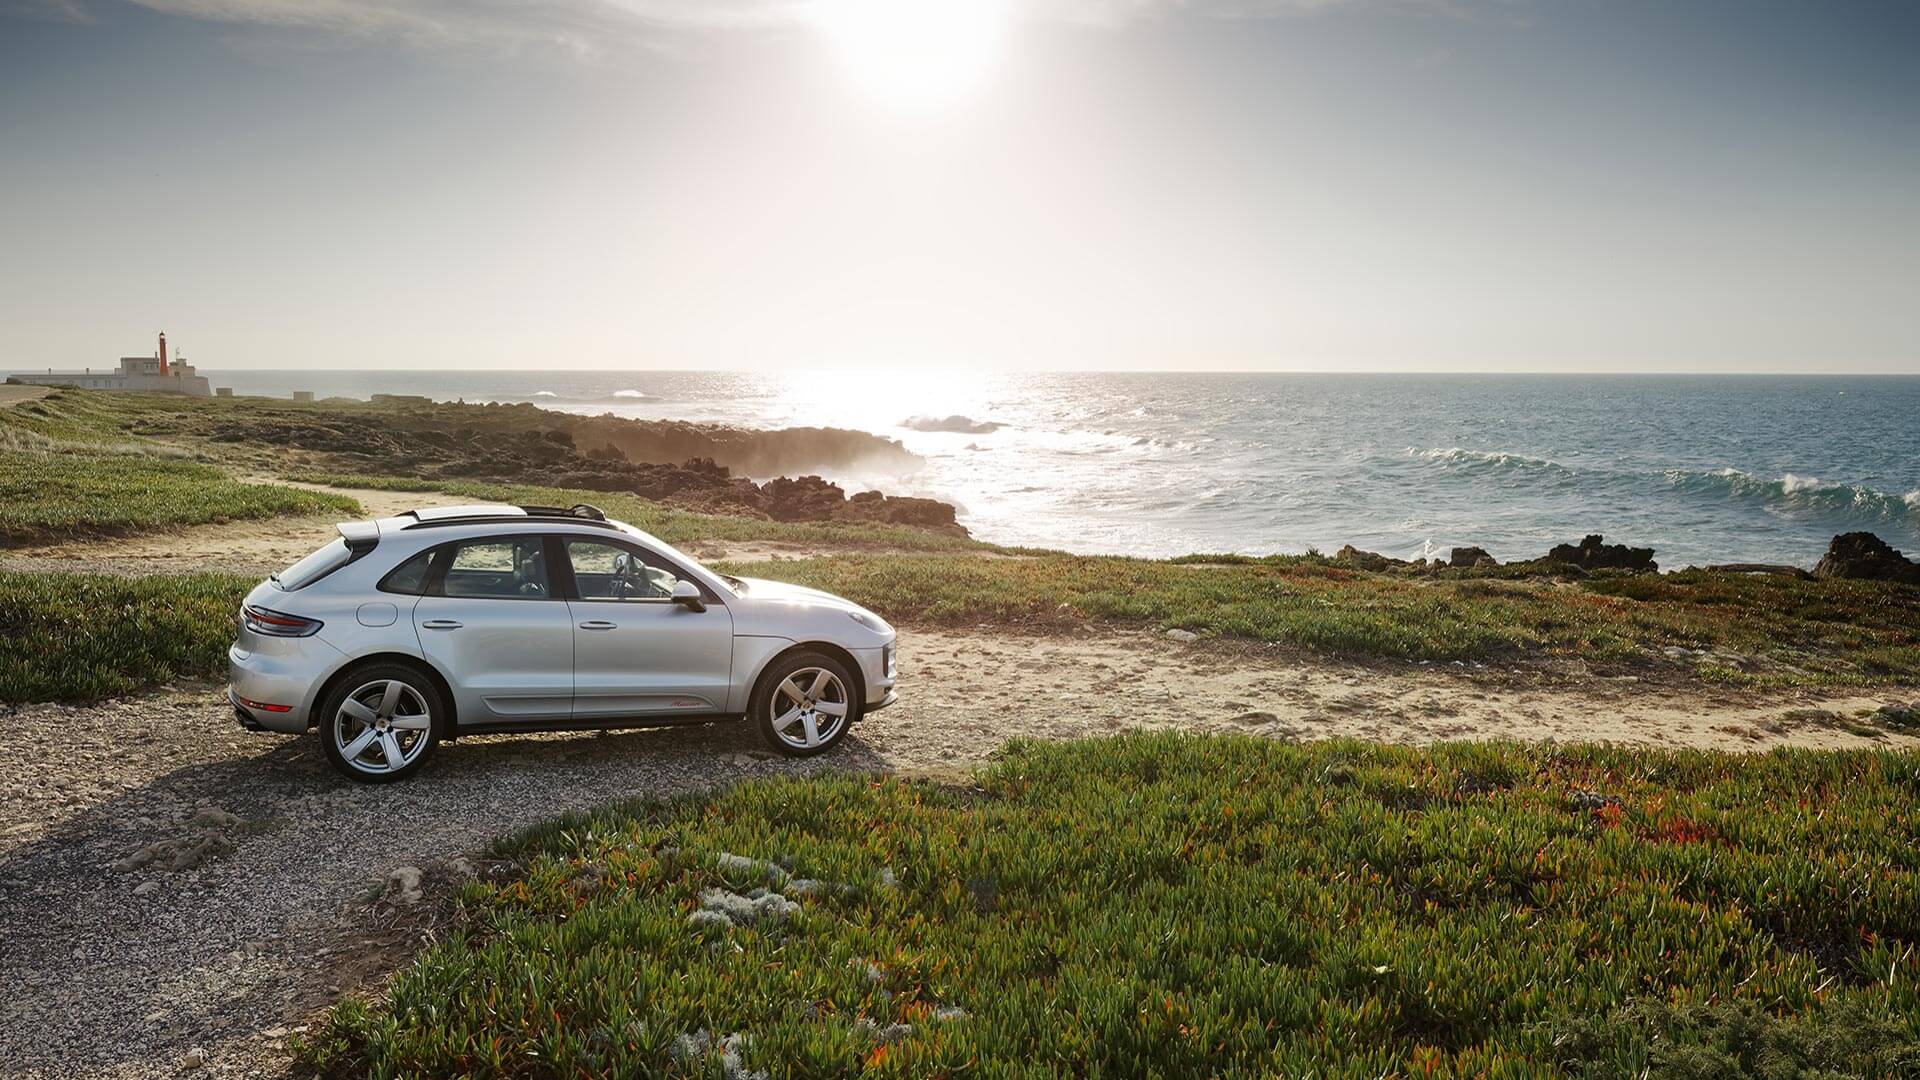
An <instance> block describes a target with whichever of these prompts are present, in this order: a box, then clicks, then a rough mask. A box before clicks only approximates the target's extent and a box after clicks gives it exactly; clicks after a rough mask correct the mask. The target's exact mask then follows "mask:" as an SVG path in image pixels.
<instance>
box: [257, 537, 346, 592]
mask: <svg viewBox="0 0 1920 1080" xmlns="http://www.w3.org/2000/svg"><path fill="white" fill-rule="evenodd" d="M352 561H353V549H352V548H349V547H348V546H347V541H346V540H345V539H344V538H342V539H339V540H335V541H334V542H333V543H331V544H328V545H327V546H326V547H323V548H321V549H320V550H319V551H316V552H314V553H313V554H311V555H309V556H307V557H306V558H304V559H301V560H300V561H299V562H297V563H294V564H293V565H292V566H289V567H287V568H286V569H285V570H282V571H280V572H279V573H277V574H275V575H273V583H274V584H275V585H278V586H280V587H281V588H282V589H285V590H287V591H288V592H294V591H295V590H298V589H304V588H306V587H307V586H309V585H311V584H313V583H314V582H316V581H319V580H320V579H321V578H323V577H326V576H327V575H328V574H331V573H333V572H334V571H335V570H338V569H340V568H341V567H343V566H345V565H347V564H348V563H350V562H352Z"/></svg>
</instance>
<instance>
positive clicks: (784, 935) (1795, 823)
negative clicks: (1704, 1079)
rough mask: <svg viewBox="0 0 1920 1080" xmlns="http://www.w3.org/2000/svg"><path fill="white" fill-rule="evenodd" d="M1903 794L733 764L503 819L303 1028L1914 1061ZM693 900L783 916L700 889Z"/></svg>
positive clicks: (544, 1072) (1067, 763) (1824, 774)
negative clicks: (457, 880) (383, 963)
mask: <svg viewBox="0 0 1920 1080" xmlns="http://www.w3.org/2000/svg"><path fill="white" fill-rule="evenodd" d="M1916 807H1920V759H1917V758H1916V757H1915V756H1914V755H1912V754H1895V753H1887V752H1875V751H1859V752H1843V753H1836V752H1807V751H1777V752H1774V753H1771V754H1767V755H1764V756H1740V755H1726V754H1710V753H1697V752H1695V753H1669V752H1654V751H1627V750H1619V749H1610V748H1604V747H1580V748H1560V749H1556V748H1553V747H1537V746H1536V747H1526V746H1518V745H1507V744H1449V745H1441V746H1437V747H1433V748H1430V749H1415V748H1409V747H1395V746H1380V745H1372V744H1366V743H1358V742H1344V741H1343V742H1332V743H1321V744H1314V745H1306V746H1300V745H1286V744H1282V743H1278V742H1273V741H1266V740H1259V739H1252V738H1245V737H1232V738H1208V737H1191V736H1177V735H1165V734H1162V735H1141V736H1126V737H1120V738H1114V739H1104V740H1096V741H1086V742H1079V743H1068V744H1035V743H1016V744H1014V745H1013V746H1012V747H1011V748H1010V749H1009V750H1008V751H1007V752H1006V753H1005V754H1004V755H1003V756H1002V757H1001V758H1000V759H999V760H998V761H997V762H996V763H995V764H993V765H992V766H991V767H990V768H988V769H987V770H986V771H985V772H984V773H983V774H982V775H981V776H980V777H979V779H978V781H977V784H976V785H974V786H968V787H962V788H954V787H942V786H935V785H931V784H926V783H914V782H909V781H903V780H899V779H880V778H873V777H866V776H854V775H833V776H823V777H816V778H808V779H799V778H788V779H778V780H767V781H758V782H753V783H748V784H744V785H741V786H737V787H734V788H730V789H727V790H724V791H721V792H718V793H716V794H714V795H712V796H710V797H708V798H704V799H689V800H684V801H680V802H674V803H669V804H647V803H634V804H632V805H628V806H623V807H618V808H613V809H609V810H606V811H603V812H600V813H597V814H594V815H591V816H576V817H571V818H567V819H565V820H562V821H559V822H556V823H554V824H552V825H550V826H548V827H546V828H542V829H537V830H535V831H533V832H531V833H530V834H527V835H525V836H523V837H521V838H519V839H517V840H515V841H512V842H509V843H508V844H507V845H506V846H505V848H504V849H503V854H504V855H506V856H507V857H508V858H509V859H510V860H511V866H510V869H509V870H508V871H507V872H506V873H504V874H501V875H498V876H496V877H493V878H491V879H490V880H488V881H487V882H486V883H475V884H471V885H469V886H467V887H466V889H465V891H464V892H463V893H462V894H461V895H460V896H459V898H458V901H457V903H458V912H457V924H458V926H459V927H460V929H459V930H458V931H457V932H455V933H454V934H453V935H452V936H451V937H450V938H449V939H448V940H446V941H444V942H443V943H441V944H439V945H436V946H434V947H432V948H430V949H428V950H427V951H426V952H425V953H423V954H422V955H421V956H419V957H418V959H417V960H416V961H415V962H414V963H412V964H411V965H410V966H408V967H407V968H405V969H403V970H402V971H401V973H400V974H399V975H398V977H397V978H396V979H395V980H394V981H393V982H392V983H391V984H390V986H388V987H387V988H386V989H385V990H384V991H383V992H381V993H380V994H378V995H377V996H376V997H375V998H374V999H372V1000H367V1001H362V1000H352V1001H348V1002H345V1003H343V1004H341V1005H339V1006H338V1007H336V1008H335V1009H334V1011H333V1012H332V1013H331V1014H330V1016H329V1017H328V1018H327V1020H326V1022H325V1023H324V1024H322V1025H320V1026H319V1027H318V1028H316V1030H315V1031H314V1033H313V1034H312V1036H311V1038H310V1040H309V1041H308V1043H307V1044H306V1046H305V1048H304V1050H303V1053H304V1055H305V1056H306V1058H307V1059H308V1060H309V1061H310V1062H311V1063H312V1064H314V1065H316V1066H318V1067H319V1068H321V1069H322V1070H323V1071H325V1072H327V1073H330V1074H333V1075H341V1076H345V1075H353V1076H359V1075H366V1074H370V1075H375V1076H392V1075H403V1074H412V1075H419V1074H427V1075H451V1074H462V1075H477V1076H635V1075H675V1076H702V1075H718V1074H719V1073H720V1072H721V1071H722V1070H723V1069H727V1068H729V1067H730V1068H731V1069H733V1070H734V1071H736V1072H740V1073H747V1072H753V1071H760V1072H764V1073H765V1074H766V1075H769V1076H851V1075H856V1074H861V1075H865V1074H873V1075H880V1076H902V1077H905V1076H939V1075H947V1076H964V1075H970V1074H978V1075H989V1076H1020V1075H1033V1076H1042V1075H1106V1076H1149V1075H1159V1076H1366V1077H1378V1076H1392V1075H1399V1076H1422V1075H1450V1076H1546V1075H1568V1074H1571V1075H1589V1076H1643V1075H1685V1076H1708V1075H1714V1076H1719V1075H1729V1076H1731V1075H1758V1074H1762V1073H1763V1072H1764V1074H1765V1075H1778V1076H1791V1075H1820V1076H1827V1077H1839V1076H1886V1075H1911V1070H1912V1069H1914V1068H1917V1067H1920V990H1916V983H1915V980H1914V978H1913V976H1912V972H1913V965H1914V963H1915V961H1916V959H1920V956H1917V954H1920V864H1917V863H1916V861H1915V858H1914V851H1915V850H1916V841H1920V810H1916ZM802 881H804V882H805V887H801V886H800V882H802ZM716 890H718V892H717V891H716ZM722 893H733V894H740V895H747V896H752V895H754V894H759V895H762V896H768V895H781V896H783V897H785V899H786V901H787V902H791V903H793V904H797V905H798V909H797V910H796V911H794V912H792V914H791V915H790V916H787V917H784V918H781V919H778V920H773V919H761V920H740V921H738V922H737V923H736V922H734V921H731V920H728V919H722V918H711V917H702V916H701V915H700V914H699V913H701V912H702V911H704V910H711V909H712V908H713V907H714V897H715V896H717V895H721V894H722ZM723 1036H724V1037H725V1043H726V1046H727V1047H730V1052H731V1053H732V1054H733V1055H734V1059H733V1060H732V1061H731V1062H727V1061H723V1053H724V1052H723V1048H722V1046H721V1043H722V1037H723Z"/></svg>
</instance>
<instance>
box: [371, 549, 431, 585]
mask: <svg viewBox="0 0 1920 1080" xmlns="http://www.w3.org/2000/svg"><path fill="white" fill-rule="evenodd" d="M443 550H445V549H444V548H434V549H432V550H428V551H423V552H421V553H420V554H418V555H415V556H414V557H413V558H411V559H408V560H407V561H406V562H403V563H401V564H400V565H399V566H398V567H395V568H394V571H393V573H391V574H388V575H387V576H386V577H385V578H383V579H382V580H381V582H380V589H381V591H383V592H392V593H405V594H406V595H408V596H424V595H426V592H427V582H428V581H429V580H431V579H432V576H433V575H432V573H431V571H432V569H433V565H432V563H433V557H434V555H436V554H438V553H439V552H440V551H443Z"/></svg>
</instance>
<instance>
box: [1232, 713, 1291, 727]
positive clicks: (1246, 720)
mask: <svg viewBox="0 0 1920 1080" xmlns="http://www.w3.org/2000/svg"><path fill="white" fill-rule="evenodd" d="M1233 722H1234V723H1236V724H1247V725H1250V726H1251V725H1254V724H1277V723H1279V722H1280V718H1279V717H1278V716H1275V715H1274V714H1272V713H1270V712H1243V713H1241V714H1240V715H1239V716H1236V717H1234V718H1233Z"/></svg>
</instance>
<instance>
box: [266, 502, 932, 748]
mask: <svg viewBox="0 0 1920 1080" xmlns="http://www.w3.org/2000/svg"><path fill="white" fill-rule="evenodd" d="M228 660H229V666H230V670H231V682H230V685H229V687H228V696H229V697H230V698H231V700H232V702H233V708H234V712H235V714H236V715H237V716H238V718H239V720H240V723H241V724H242V725H244V726H246V727H248V728H251V729H253V730H256V731H263V730H264V731H281V732H289V733H299V732H304V731H306V730H307V729H309V728H318V729H319V732H320V743H321V745H322V746H323V747H324V748H325V749H326V754H327V758H328V759H329V760H331V761H332V762H333V764H334V767H335V768H337V769H339V770H340V771H341V772H343V773H345V774H346V775H348V776H350V777H352V778H353V779H355V780H361V781H366V782H369V783H378V782H382V781H388V780H398V779H400V778H402V777H405V776H409V775H411V774H412V773H414V772H415V771H417V770H418V769H419V768H420V767H421V766H422V765H423V764H425V763H426V760H427V758H428V757H429V756H431V755H432V753H433V748H434V747H435V745H437V744H438V743H440V742H441V741H442V740H451V739H454V738H457V737H459V736H461V735H480V734H492V733H495V732H526V731H547V730H556V729H578V728H611V727H646V726H653V725H662V724H680V723H696V722H707V721H713V720H721V719H738V718H741V717H746V718H749V719H751V720H752V721H753V722H755V723H756V724H757V725H758V726H759V729H760V732H761V734H762V736H763V737H765V739H766V741H767V743H768V745H770V746H772V747H773V748H774V749H775V750H778V751H780V752H781V753H784V754H790V755H794V756H807V755H811V754H818V753H821V752H822V751H824V750H827V749H829V748H830V747H832V746H833V745H834V744H835V743H837V742H839V741H840V740H841V739H843V738H845V737H846V734H847V729H848V728H849V727H851V726H852V725H853V724H854V723H855V722H857V721H858V720H859V719H860V717H861V715H862V714H863V713H865V712H868V711H871V710H873V709H880V708H884V707H886V706H888V705H891V704H893V701H894V691H893V684H894V631H893V628H892V627H891V626H888V625H887V624H886V622H885V621H884V620H882V619H881V618H880V617H879V616H877V615H874V614H873V613H872V612H870V611H867V610H866V609H864V608H862V607H860V606H859V605H857V604H853V603H850V602H848V601H846V600H842V599H840V598H839V597H837V596H833V595H830V594H828V593H823V592H820V591H818V590H815V589H803V588H800V587H798V586H794V585H785V584H781V583H778V582H772V581H760V580H756V579H752V578H736V577H730V576H727V575H724V574H716V573H714V572H713V571H711V570H708V569H707V568H706V567H704V566H701V565H700V564H699V563H698V562H695V561H694V560H693V559H690V558H688V557H687V556H686V555H684V554H682V553H680V552H678V551H675V550H674V549H673V548H672V547H671V546H669V545H667V544H665V543H662V542H661V541H659V540H657V539H655V538H654V537H652V536H649V535H647V534H646V533H644V532H641V531H640V530H639V529H636V528H633V527H632V526H630V525H626V524H623V523H621V522H617V521H608V520H607V519H606V516H605V515H604V514H602V513H601V512H600V511H598V510H597V509H595V508H593V507H591V506H585V505H581V506H574V507H569V508H565V509H561V508H558V507H537V506H457V507H441V508H438V509H432V510H415V511H411V512H409V513H406V514H402V515H400V516H399V517H391V518H382V519H380V520H379V521H365V522H352V523H346V524H342V525H341V526H340V538H339V539H338V540H335V541H333V542H332V543H330V544H328V545H326V546H325V547H323V548H321V549H320V550H318V551H316V552H314V553H313V554H311V555H309V556H307V557H306V558H304V559H302V560H300V561H299V562H297V563H295V564H294V565H293V566H291V567H289V568H287V569H286V570H284V571H282V572H281V573H279V574H276V575H274V576H273V577H272V578H270V579H269V580H267V581H265V582H263V583H261V585H260V586H259V587H258V588H256V589H254V590H253V591H252V592H251V593H248V594H247V599H246V602H245V603H244V604H243V605H242V606H241V609H240V634H239V639H238V640H236V641H235V642H234V643H233V648H232V649H231V650H229V652H228Z"/></svg>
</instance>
